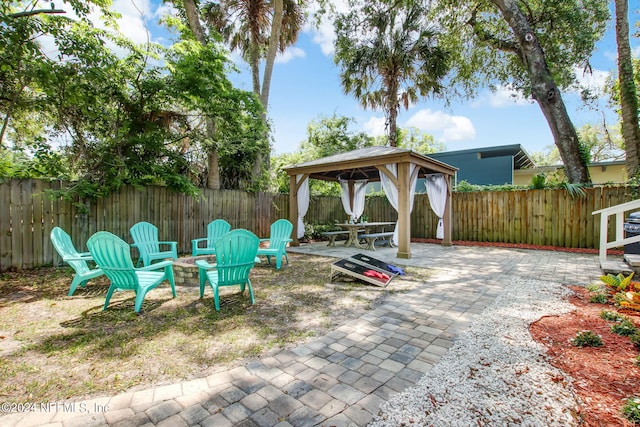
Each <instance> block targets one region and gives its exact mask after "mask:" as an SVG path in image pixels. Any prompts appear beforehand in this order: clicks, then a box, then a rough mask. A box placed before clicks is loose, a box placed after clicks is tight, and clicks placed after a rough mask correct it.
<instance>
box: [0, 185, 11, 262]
mask: <svg viewBox="0 0 640 427" xmlns="http://www.w3.org/2000/svg"><path fill="white" fill-rule="evenodd" d="M12 208H13V206H12V203H11V184H10V183H0V271H6V270H9V269H10V268H11V267H13V266H14V264H13V261H12V259H11V252H12V251H13V245H12V237H11V234H12V228H11V210H12Z"/></svg>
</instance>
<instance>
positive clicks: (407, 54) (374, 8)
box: [334, 1, 449, 147]
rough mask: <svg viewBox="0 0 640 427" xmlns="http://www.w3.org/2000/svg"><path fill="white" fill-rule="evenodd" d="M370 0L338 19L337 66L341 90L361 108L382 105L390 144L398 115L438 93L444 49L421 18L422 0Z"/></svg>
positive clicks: (445, 60) (443, 72)
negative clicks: (398, 0)
mask: <svg viewBox="0 0 640 427" xmlns="http://www.w3.org/2000/svg"><path fill="white" fill-rule="evenodd" d="M405 3H407V4H406V5H405V7H404V8H401V7H399V6H398V3H396V4H395V5H394V6H392V7H390V6H388V5H387V4H385V2H384V1H374V2H368V3H367V4H366V5H365V6H363V7H362V8H361V9H352V11H351V12H350V13H348V14H341V15H338V17H337V19H336V23H335V24H336V33H337V39H336V54H335V58H334V60H335V62H336V63H337V64H341V66H342V71H341V82H342V86H343V88H344V91H345V93H353V95H354V96H355V97H356V98H357V99H358V100H359V101H360V103H361V104H362V106H363V107H364V108H373V109H375V108H382V109H383V110H384V112H385V115H386V118H387V133H388V137H389V145H390V146H392V147H395V146H396V144H397V124H396V121H397V117H398V110H399V108H400V106H401V105H402V106H403V107H404V108H405V109H407V108H409V105H410V104H411V103H414V102H416V101H417V100H418V98H419V97H421V96H427V95H429V94H439V93H440V92H441V91H442V89H443V86H442V84H441V79H442V78H443V77H444V76H445V75H446V74H447V72H448V69H449V68H448V56H449V55H448V53H447V52H446V51H445V50H444V49H442V48H441V47H439V46H438V45H437V33H436V32H435V31H434V30H433V29H431V28H429V27H428V26H427V25H426V23H425V21H424V19H423V17H424V16H425V15H426V13H425V12H426V11H425V10H424V8H423V7H422V6H421V5H420V4H419V3H420V2H412V1H409V2H405Z"/></svg>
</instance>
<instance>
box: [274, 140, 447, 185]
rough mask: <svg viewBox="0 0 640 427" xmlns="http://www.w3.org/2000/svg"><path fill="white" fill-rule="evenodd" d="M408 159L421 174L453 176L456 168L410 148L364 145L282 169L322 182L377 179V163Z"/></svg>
mask: <svg viewBox="0 0 640 427" xmlns="http://www.w3.org/2000/svg"><path fill="white" fill-rule="evenodd" d="M401 162H409V163H414V164H416V165H418V166H419V167H420V168H421V171H420V175H421V176H424V175H425V174H430V173H444V174H446V175H454V174H455V171H456V170H457V168H455V167H453V166H450V165H448V164H446V163H443V162H441V161H440V160H436V159H433V158H431V157H428V156H425V155H423V154H420V153H416V152H414V151H412V150H407V149H405V148H397V147H386V146H376V147H366V148H360V149H358V150H353V151H348V152H346V153H339V154H335V155H333V156H328V157H323V158H321V159H316V160H311V161H309V162H305V163H301V164H297V165H293V166H289V167H286V168H284V170H285V171H287V173H288V174H289V175H297V174H309V176H310V177H311V178H314V179H321V180H324V181H337V180H338V179H339V178H340V179H347V180H351V179H352V180H360V179H366V180H368V181H379V180H380V173H379V171H378V168H377V166H382V165H386V164H389V163H401Z"/></svg>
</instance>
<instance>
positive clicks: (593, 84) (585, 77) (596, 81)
mask: <svg viewBox="0 0 640 427" xmlns="http://www.w3.org/2000/svg"><path fill="white" fill-rule="evenodd" d="M574 72H575V73H576V79H577V81H578V82H577V85H576V86H575V87H574V88H573V90H571V89H570V91H575V92H580V91H581V90H583V89H588V90H589V92H591V93H593V94H597V95H604V92H603V89H604V86H605V84H606V81H607V78H608V77H609V76H610V75H611V73H610V72H608V71H601V70H595V69H594V70H592V71H591V72H588V71H584V70H583V69H582V68H575V69H574Z"/></svg>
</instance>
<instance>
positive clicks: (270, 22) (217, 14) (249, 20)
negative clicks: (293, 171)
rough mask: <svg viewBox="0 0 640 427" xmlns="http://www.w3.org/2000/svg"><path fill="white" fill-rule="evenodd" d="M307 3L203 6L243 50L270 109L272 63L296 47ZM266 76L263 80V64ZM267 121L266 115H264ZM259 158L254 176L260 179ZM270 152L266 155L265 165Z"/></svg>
mask: <svg viewBox="0 0 640 427" xmlns="http://www.w3.org/2000/svg"><path fill="white" fill-rule="evenodd" d="M304 5H305V0H220V1H217V2H210V3H207V4H206V5H205V6H204V19H205V21H206V22H207V23H208V24H209V25H210V26H211V27H212V28H213V29H215V30H216V31H217V32H219V33H220V34H221V35H222V37H223V39H224V40H225V42H227V43H228V44H229V46H230V48H231V50H237V51H240V52H241V53H242V55H243V57H244V59H245V60H246V61H247V62H248V63H249V66H250V67H251V80H252V85H253V91H254V93H255V94H257V95H258V96H259V97H260V101H261V102H262V105H263V106H264V109H265V111H267V110H268V104H269V90H270V87H271V75H272V73H273V64H274V62H275V58H276V55H277V53H278V52H284V50H285V49H286V48H287V47H288V46H291V45H293V44H294V43H295V42H296V41H297V39H298V34H299V33H300V31H301V29H302V25H303V24H304V22H305V15H304V9H303V8H304ZM262 60H264V63H265V66H264V75H263V78H262V82H261V81H260V62H261V61H262ZM265 120H266V116H265ZM262 161H263V159H262V158H261V156H258V157H257V159H256V165H255V168H254V172H255V173H254V176H255V177H258V176H261V173H260V170H261V168H262ZM268 165H269V153H266V166H267V167H268Z"/></svg>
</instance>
